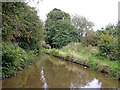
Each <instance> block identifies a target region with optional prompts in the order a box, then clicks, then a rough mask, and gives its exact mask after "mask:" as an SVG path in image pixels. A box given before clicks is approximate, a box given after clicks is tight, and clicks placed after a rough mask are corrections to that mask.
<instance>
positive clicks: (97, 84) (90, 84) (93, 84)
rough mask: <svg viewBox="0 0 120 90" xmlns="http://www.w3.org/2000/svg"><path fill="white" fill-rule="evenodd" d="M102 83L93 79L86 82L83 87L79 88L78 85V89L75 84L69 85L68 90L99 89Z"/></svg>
mask: <svg viewBox="0 0 120 90" xmlns="http://www.w3.org/2000/svg"><path fill="white" fill-rule="evenodd" d="M101 87H102V83H101V82H99V80H97V79H96V78H94V79H93V80H92V81H91V82H88V83H87V84H86V85H85V86H81V85H80V84H79V87H77V86H76V84H73V83H71V86H70V88H101Z"/></svg>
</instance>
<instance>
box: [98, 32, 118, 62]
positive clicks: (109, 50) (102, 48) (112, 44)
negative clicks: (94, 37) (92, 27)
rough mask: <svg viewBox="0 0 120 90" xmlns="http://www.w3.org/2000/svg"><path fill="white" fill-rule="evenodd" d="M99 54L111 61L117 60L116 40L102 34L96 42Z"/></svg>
mask: <svg viewBox="0 0 120 90" xmlns="http://www.w3.org/2000/svg"><path fill="white" fill-rule="evenodd" d="M98 47H99V54H100V55H101V56H103V57H106V58H108V59H111V60H116V59H118V56H119V55H118V39H117V38H115V37H113V36H112V35H105V34H102V35H101V38H100V40H99V41H98Z"/></svg>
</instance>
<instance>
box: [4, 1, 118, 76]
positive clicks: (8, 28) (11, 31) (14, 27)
mask: <svg viewBox="0 0 120 90" xmlns="http://www.w3.org/2000/svg"><path fill="white" fill-rule="evenodd" d="M2 25H3V26H2V38H3V42H2V70H3V73H2V76H3V78H7V77H9V76H11V75H13V74H16V72H17V71H19V70H21V69H23V68H24V67H25V66H26V65H28V64H30V63H32V61H33V60H34V58H35V56H36V55H37V53H38V52H39V51H40V50H41V46H43V44H42V42H43V41H44V42H45V43H46V44H48V45H46V47H47V46H49V45H50V46H51V48H52V49H49V50H45V49H44V51H46V52H49V53H52V54H60V55H63V56H65V57H71V58H75V59H78V60H83V61H85V60H88V61H92V62H91V63H89V64H90V67H91V68H93V67H96V66H95V65H96V63H98V64H99V65H98V66H97V67H100V68H101V67H102V65H107V66H108V67H109V70H108V73H109V74H110V73H112V74H111V75H113V76H114V77H116V78H117V77H118V74H120V71H119V67H118V62H119V61H120V42H119V41H120V39H119V36H120V35H119V28H120V26H119V24H118V25H108V26H107V27H106V28H104V29H101V30H97V31H96V32H95V31H93V29H92V28H93V26H94V24H93V23H92V22H91V21H88V20H87V19H86V18H85V17H82V16H79V15H74V16H70V15H69V14H68V13H66V12H64V11H62V10H60V9H56V8H55V9H53V10H52V11H50V12H49V13H48V15H47V20H46V21H45V25H43V23H42V21H41V20H40V19H39V17H38V16H37V11H36V10H35V8H32V7H30V6H28V5H27V4H26V3H24V2H9V3H8V2H3V3H2ZM44 45H45V44H44ZM100 65H101V66H100Z"/></svg>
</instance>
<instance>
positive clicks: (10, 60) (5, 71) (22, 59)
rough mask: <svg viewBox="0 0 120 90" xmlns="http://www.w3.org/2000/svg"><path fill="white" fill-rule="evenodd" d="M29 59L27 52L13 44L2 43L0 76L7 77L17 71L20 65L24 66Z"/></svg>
mask: <svg viewBox="0 0 120 90" xmlns="http://www.w3.org/2000/svg"><path fill="white" fill-rule="evenodd" d="M30 60H32V59H30V58H29V57H28V55H27V53H26V52H25V51H24V50H23V49H22V48H20V47H19V46H18V45H14V44H10V43H9V44H5V43H3V44H2V76H3V78H6V77H9V76H10V75H13V74H15V73H16V72H17V70H18V69H19V68H20V66H22V67H24V66H25V65H26V64H27V63H28V62H30Z"/></svg>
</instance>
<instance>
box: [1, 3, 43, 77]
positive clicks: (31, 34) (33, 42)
mask: <svg viewBox="0 0 120 90" xmlns="http://www.w3.org/2000/svg"><path fill="white" fill-rule="evenodd" d="M43 29H44V28H43V23H42V21H41V20H40V19H39V17H38V16H37V11H36V10H35V8H32V7H30V6H28V5H27V4H26V3H24V2H2V77H3V78H6V77H9V76H11V75H13V74H16V72H17V71H19V70H21V69H23V68H24V67H25V66H26V65H28V64H30V63H31V62H32V61H33V60H34V58H35V55H36V54H37V53H36V52H38V51H39V49H40V48H41V41H42V40H43V37H44V36H43V32H44V30H43Z"/></svg>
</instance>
